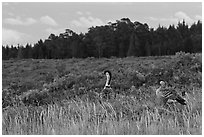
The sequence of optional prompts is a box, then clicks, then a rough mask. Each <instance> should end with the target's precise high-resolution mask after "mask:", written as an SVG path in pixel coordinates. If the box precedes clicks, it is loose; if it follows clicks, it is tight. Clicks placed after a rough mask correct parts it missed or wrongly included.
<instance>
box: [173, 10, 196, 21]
mask: <svg viewBox="0 0 204 137" xmlns="http://www.w3.org/2000/svg"><path fill="white" fill-rule="evenodd" d="M174 16H175V17H176V19H178V20H179V21H181V20H183V19H184V20H185V21H186V22H187V23H194V20H193V19H191V18H190V17H189V16H188V15H187V14H186V13H184V12H182V11H178V12H176V13H175V14H174Z"/></svg>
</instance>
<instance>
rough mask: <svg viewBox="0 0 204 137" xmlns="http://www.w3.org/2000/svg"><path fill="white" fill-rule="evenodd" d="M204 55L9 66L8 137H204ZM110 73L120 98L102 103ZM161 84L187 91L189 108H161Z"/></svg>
mask: <svg viewBox="0 0 204 137" xmlns="http://www.w3.org/2000/svg"><path fill="white" fill-rule="evenodd" d="M201 56H202V55H201V54H184V53H177V55H175V56H164V57H141V58H136V57H129V58H123V59H120V58H111V59H106V58H102V59H95V58H87V59H68V60H31V59H29V60H8V61H3V63H2V65H3V66H2V68H3V74H2V77H3V81H2V84H3V85H2V88H3V93H2V107H3V108H2V111H3V112H2V134H3V135H18V134H19V135H21V134H25V135H44V134H46V135H47V134H60V135H65V134H69V135H124V134H125V135H137V134H139V135H157V134H163V135H179V134H186V135H189V134H193V135H195V134H198V135H201V134H202V60H201ZM104 70H110V71H111V72H112V73H113V79H112V83H111V85H112V87H113V90H114V92H115V94H116V98H111V99H108V100H104V99H101V98H99V97H98V93H100V92H101V90H102V88H103V86H104V84H105V80H106V78H105V76H104V75H103V71H104ZM136 70H137V71H139V72H140V73H141V74H142V75H144V76H145V78H146V79H145V81H142V80H140V79H139V78H138V77H139V76H138V73H137V72H136ZM159 80H165V81H167V82H168V83H169V84H170V85H169V86H172V87H173V88H175V89H176V90H177V91H178V93H179V94H181V93H182V92H183V91H186V95H185V96H184V98H185V99H186V101H187V105H186V106H181V105H180V104H177V103H169V104H168V105H166V106H161V105H160V104H158V102H157V98H156V95H155V90H156V88H158V81H159ZM133 85H134V86H135V87H136V88H134V89H132V88H131V86H133Z"/></svg>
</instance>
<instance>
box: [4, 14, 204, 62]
mask: <svg viewBox="0 0 204 137" xmlns="http://www.w3.org/2000/svg"><path fill="white" fill-rule="evenodd" d="M179 51H183V52H190V53H194V52H202V22H201V21H197V22H195V23H194V24H192V25H191V26H188V25H187V24H186V22H185V20H183V21H182V22H178V24H177V26H175V25H169V27H168V28H167V27H163V26H160V25H159V26H158V28H157V29H155V30H154V29H153V28H149V26H148V24H146V23H144V24H142V23H140V22H138V21H135V22H132V21H131V20H130V19H129V18H122V19H120V20H116V22H115V23H112V22H109V23H107V25H103V26H96V27H91V28H89V29H88V32H87V33H85V34H83V33H80V34H77V33H75V32H74V31H72V30H71V29H66V30H65V32H63V33H60V34H59V35H58V36H56V35H54V34H50V36H49V37H48V38H47V39H45V40H44V41H43V40H41V39H40V40H39V41H38V42H37V43H35V44H34V45H31V44H27V45H25V46H21V45H18V46H17V47H16V46H13V45H10V46H8V45H6V46H4V45H2V59H3V60H6V59H11V58H18V59H28V58H33V59H65V58H86V57H97V58H101V57H107V58H109V57H112V56H114V57H120V58H123V57H127V56H161V55H173V54H175V53H176V52H179Z"/></svg>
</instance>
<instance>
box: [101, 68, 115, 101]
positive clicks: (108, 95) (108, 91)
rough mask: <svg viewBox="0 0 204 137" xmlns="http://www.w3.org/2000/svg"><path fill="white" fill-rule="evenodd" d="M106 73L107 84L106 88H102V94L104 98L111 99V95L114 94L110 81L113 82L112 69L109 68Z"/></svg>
mask: <svg viewBox="0 0 204 137" xmlns="http://www.w3.org/2000/svg"><path fill="white" fill-rule="evenodd" d="M104 74H105V75H106V83H105V86H104V88H103V90H102V95H101V97H102V98H105V99H110V98H111V96H112V95H113V93H114V92H113V89H112V88H111V86H110V82H111V78H112V77H111V76H112V75H111V72H110V71H108V70H106V71H104Z"/></svg>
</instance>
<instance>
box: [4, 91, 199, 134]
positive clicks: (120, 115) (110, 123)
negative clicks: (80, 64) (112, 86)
mask: <svg viewBox="0 0 204 137" xmlns="http://www.w3.org/2000/svg"><path fill="white" fill-rule="evenodd" d="M193 90H194V91H193V93H198V92H200V93H201V89H193ZM186 99H187V101H188V105H187V106H181V105H179V104H169V106H168V107H166V108H164V107H160V106H158V105H156V104H154V105H152V106H151V107H150V106H149V105H148V104H147V103H143V104H141V103H139V102H138V100H137V99H135V98H132V97H129V96H121V95H118V96H117V98H116V99H113V100H109V101H101V102H91V101H89V100H81V99H79V98H78V99H75V100H70V101H68V102H64V103H63V104H62V103H61V104H52V105H48V106H41V107H31V106H21V107H16V108H15V107H8V108H6V109H5V110H3V114H2V116H3V117H2V133H3V134H4V135H5V134H7V135H14V134H15V135H18V134H26V135H43V134H46V135H49V134H57V135H65V134H69V135H124V134H126V135H131V134H133V135H136V134H140V135H143V134H151V135H153V134H163V135H165V134H167V135H169V134H171V135H173V134H175V135H179V134H187V135H188V134H202V114H201V112H202V110H201V104H200V99H201V96H200V97H199V98H194V97H193V96H192V95H190V94H189V95H188V96H187V97H186Z"/></svg>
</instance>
